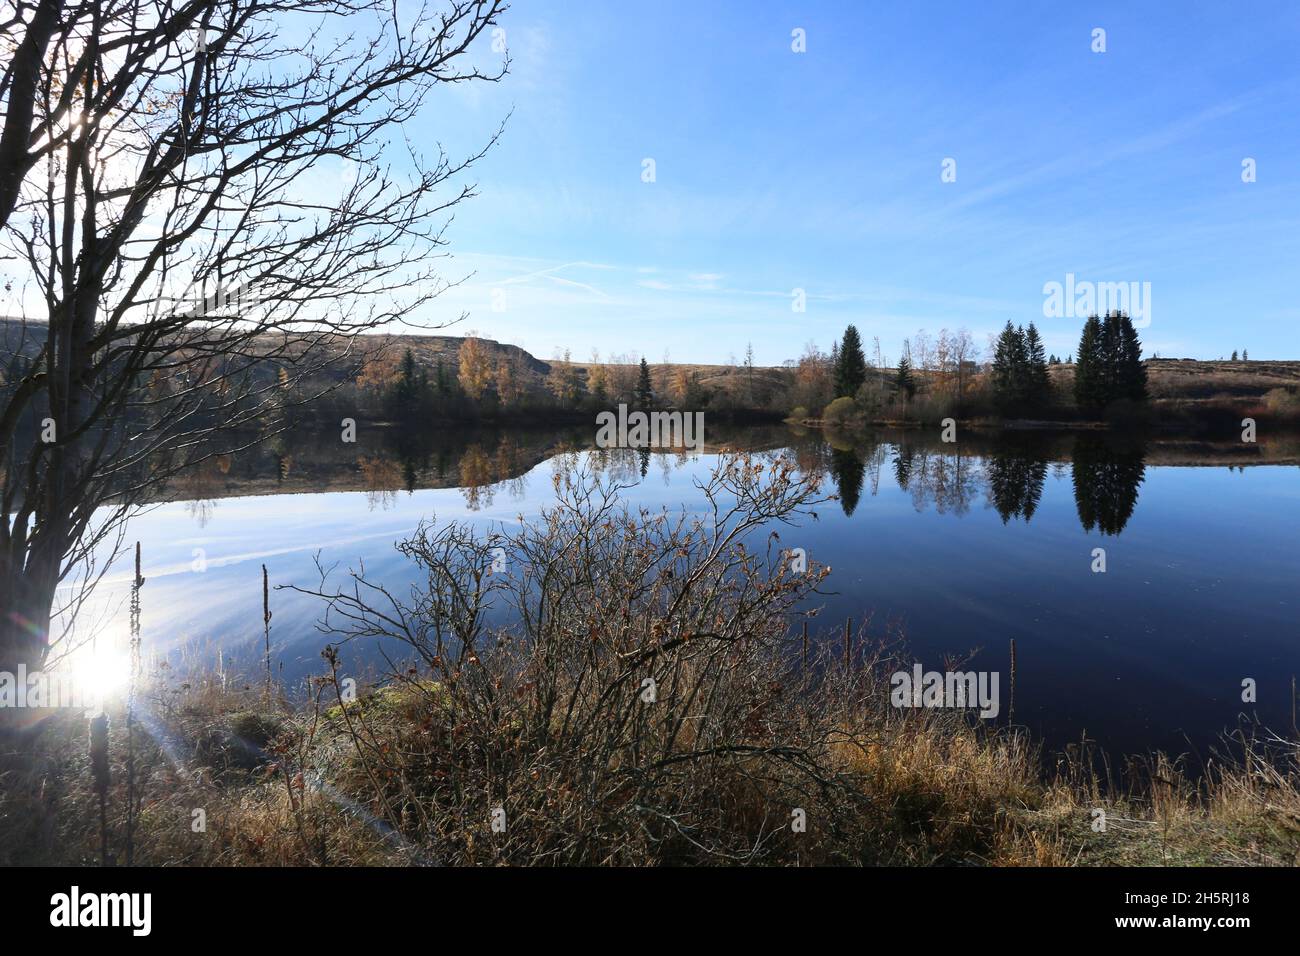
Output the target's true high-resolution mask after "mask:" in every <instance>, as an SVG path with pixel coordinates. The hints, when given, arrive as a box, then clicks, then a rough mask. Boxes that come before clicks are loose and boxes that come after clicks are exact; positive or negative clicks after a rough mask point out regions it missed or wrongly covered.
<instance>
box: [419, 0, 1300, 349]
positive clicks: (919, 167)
mask: <svg viewBox="0 0 1300 956" xmlns="http://www.w3.org/2000/svg"><path fill="white" fill-rule="evenodd" d="M504 27H505V29H506V41H507V43H508V46H509V50H510V55H511V57H512V60H513V66H512V74H511V75H510V76H509V77H507V78H506V79H505V80H504V81H503V82H502V83H501V84H500V85H498V86H495V87H462V88H459V89H457V90H455V91H452V92H450V93H447V94H444V95H443V96H442V97H441V98H439V99H437V100H435V101H434V102H432V103H431V104H430V107H429V109H428V110H427V111H426V113H425V116H426V119H427V121H426V122H425V123H422V124H421V126H420V128H419V129H413V130H408V131H407V132H408V134H409V135H410V136H411V137H412V139H413V140H415V141H416V143H417V144H419V145H422V146H424V147H426V148H432V147H433V146H434V144H435V143H436V142H441V143H443V144H444V145H446V146H447V147H448V148H449V150H450V151H452V152H453V153H455V152H457V151H458V150H459V151H463V150H465V149H468V148H470V147H471V146H473V145H474V144H475V143H476V142H477V141H479V140H481V138H482V137H484V136H486V135H487V134H488V133H489V132H490V131H491V130H492V129H493V128H494V127H495V126H496V124H497V123H499V122H500V120H501V118H502V117H503V116H504V115H505V114H506V113H507V112H508V111H510V110H511V109H513V111H514V112H513V116H512V118H511V120H510V121H509V123H508V125H507V130H506V133H505V136H504V138H503V139H502V141H501V143H500V144H499V146H498V147H497V148H496V149H495V150H494V151H493V152H492V153H491V154H490V155H489V156H488V157H487V158H486V159H485V160H483V162H482V163H481V165H480V166H478V167H477V173H476V177H475V178H476V180H477V182H478V183H479V187H480V195H479V196H478V198H476V199H474V200H473V201H472V202H471V203H470V204H469V205H467V206H465V207H462V208H461V209H460V210H458V212H457V216H456V220H455V222H454V224H453V225H452V227H451V229H450V230H449V233H448V235H449V237H450V239H451V252H452V253H453V255H454V259H452V260H451V261H450V262H449V263H448V269H447V273H448V275H449V276H451V277H458V276H460V275H463V274H466V273H468V272H470V271H473V272H474V275H473V277H472V278H470V279H469V280H468V281H467V282H466V283H465V284H464V285H463V286H461V287H459V288H457V289H455V290H454V291H452V292H450V293H448V294H447V296H446V297H445V298H444V299H443V300H441V301H440V304H439V305H438V307H437V308H436V309H435V310H433V312H432V313H431V317H433V318H446V317H451V316H453V315H456V314H459V312H461V311H462V310H464V311H468V312H469V313H470V318H469V319H468V321H467V322H465V323H464V324H462V325H459V326H457V327H456V331H457V332H460V331H464V330H467V329H475V330H477V331H478V332H480V333H481V334H484V335H488V336H490V337H493V338H497V339H500V340H502V341H507V342H513V343H516V344H519V345H521V346H523V347H525V348H527V349H529V350H530V351H532V352H534V353H536V354H538V355H540V356H542V357H544V358H545V357H550V356H551V355H552V354H553V353H554V352H555V350H556V349H557V348H569V349H572V350H573V352H574V354H575V356H580V357H583V358H586V357H587V356H588V355H589V353H590V350H591V349H592V348H593V347H594V348H598V349H600V351H601V353H602V354H608V353H611V352H616V353H625V352H638V353H642V354H645V355H647V356H648V357H650V358H651V359H652V360H658V359H660V358H661V357H662V356H663V355H664V353H665V352H667V354H668V355H669V356H670V357H671V358H672V359H673V360H675V361H697V362H720V361H726V360H727V359H728V357H729V355H733V354H734V355H735V356H738V357H739V356H743V354H744V351H745V347H746V343H747V342H751V341H752V342H753V346H754V351H755V358H756V361H758V362H759V363H760V364H776V363H779V362H781V361H782V360H783V359H786V358H793V357H795V356H797V355H798V354H799V353H800V352H801V351H802V349H803V346H804V343H805V342H807V341H808V340H810V339H811V340H815V341H816V342H817V344H818V345H820V346H822V347H823V348H827V347H829V345H830V343H831V341H832V340H833V339H834V338H836V337H837V336H838V335H839V334H840V333H841V332H842V330H843V328H844V325H845V324H846V323H848V322H854V323H856V324H857V326H858V327H859V329H860V330H861V331H862V333H863V336H864V338H865V339H866V340H867V342H868V343H870V342H871V339H872V337H873V336H879V337H880V339H881V345H882V348H883V349H884V351H885V353H886V356H887V357H888V358H889V359H891V360H892V359H893V358H895V357H896V356H897V355H898V352H899V348H900V345H901V342H902V339H903V337H904V336H907V335H910V334H913V333H915V331H916V330H917V329H919V328H924V329H926V330H928V331H929V332H930V333H931V334H934V333H936V332H937V331H938V330H939V329H940V328H945V327H946V328H949V329H956V328H959V327H962V326H964V327H966V328H968V329H970V330H971V332H972V333H973V334H974V335H975V338H976V340H977V341H978V342H979V343H981V344H983V343H984V342H985V339H986V337H987V335H988V333H991V332H993V331H995V330H996V329H998V328H1000V327H1001V325H1002V324H1003V323H1004V322H1005V321H1006V320H1007V319H1011V320H1013V321H1015V322H1017V323H1022V322H1028V321H1030V320H1034V321H1036V322H1037V323H1038V325H1039V327H1040V328H1041V329H1042V331H1043V333H1044V336H1045V339H1046V342H1047V346H1048V349H1049V351H1054V352H1058V353H1060V354H1062V355H1064V354H1065V353H1067V352H1069V351H1071V350H1072V349H1073V347H1074V344H1075V342H1076V341H1077V336H1078V327H1079V324H1080V322H1079V321H1078V320H1076V319H1075V318H1073V317H1067V318H1045V317H1044V315H1043V303H1044V294H1043V286H1044V284H1045V283H1048V282H1051V281H1058V282H1064V281H1065V277H1066V274H1067V273H1073V274H1074V275H1075V276H1076V277H1077V279H1078V280H1088V281H1096V282H1116V281H1118V282H1136V283H1148V282H1149V283H1150V290H1151V293H1150V295H1151V298H1150V302H1149V305H1150V326H1149V327H1148V328H1146V329H1145V330H1144V331H1143V336H1144V339H1145V341H1146V344H1147V349H1148V353H1150V352H1158V353H1159V354H1160V355H1162V356H1191V357H1196V358H1216V357H1218V356H1220V355H1224V356H1226V355H1228V354H1229V353H1230V352H1231V351H1232V350H1233V349H1240V348H1246V349H1249V350H1250V353H1251V356H1252V357H1253V358H1261V359H1262V358H1300V335H1297V333H1296V329H1297V327H1298V323H1300V302H1297V300H1296V297H1295V293H1294V291H1293V290H1294V289H1295V287H1296V278H1297V275H1298V274H1300V270H1298V268H1297V267H1298V266H1300V228H1298V227H1300V118H1298V114H1297V112H1296V106H1297V102H1298V97H1297V94H1300V56H1297V55H1296V52H1295V51H1296V47H1297V41H1298V40H1300V5H1296V4H1281V3H1279V4H1272V3H1263V4H1251V5H1249V6H1248V7H1237V6H1229V5H1224V4H1208V3H1206V4H1200V3H1179V4H1169V3H1133V2H1128V3H1116V4H1068V5H1067V4H1057V3H1053V4H1048V3H1029V2H1024V3H998V2H982V3H979V4H972V3H915V4H913V3H905V4H904V3H874V2H873V3H867V2H857V3H850V2H841V3H790V2H785V3H750V2H747V3H740V2H725V3H724V2H695V3H675V2H668V3H659V2H657V3H653V4H631V3H613V2H608V0H605V2H591V3H583V2H572V0H566V2H562V3H561V2H554V3H546V2H537V0H528V2H524V0H521V2H518V3H517V4H516V5H515V8H514V9H513V10H511V11H510V12H509V13H508V14H507V16H506V19H505V21H504ZM1098 27H1100V28H1103V29H1104V30H1105V31H1106V52H1104V53H1094V52H1092V49H1091V47H1092V44H1093V38H1092V31H1093V29H1094V28H1098ZM795 28H801V29H803V30H804V31H806V42H807V51H806V52H805V53H795V52H793V51H792V49H791V43H792V40H791V31H792V30H794V29H795ZM480 52H481V53H482V55H484V56H487V55H488V53H487V51H486V49H485V50H484V51H480ZM1248 157H1249V158H1251V159H1253V160H1254V161H1255V163H1256V170H1257V181H1256V182H1253V183H1244V182H1243V181H1242V161H1243V159H1245V158H1248ZM646 158H651V159H653V160H654V162H655V181H654V182H653V183H646V182H643V181H642V169H643V160H644V159H646ZM946 158H952V159H954V160H955V161H956V181H955V182H942V181H941V176H940V173H941V164H942V163H943V161H944V160H945V159H946ZM795 289H804V290H806V295H807V309H806V311H805V312H803V313H798V312H794V311H793V310H792V308H791V296H792V291H793V290H795ZM494 295H495V296H496V298H495V300H494ZM494 301H495V302H496V303H497V309H498V310H496V311H494V309H493V302H494Z"/></svg>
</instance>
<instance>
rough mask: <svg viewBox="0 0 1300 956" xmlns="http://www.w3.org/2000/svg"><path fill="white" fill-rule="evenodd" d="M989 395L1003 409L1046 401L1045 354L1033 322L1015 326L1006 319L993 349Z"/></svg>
mask: <svg viewBox="0 0 1300 956" xmlns="http://www.w3.org/2000/svg"><path fill="white" fill-rule="evenodd" d="M991 378H992V383H993V396H994V399H995V401H996V402H997V403H998V406H999V407H1000V408H1002V409H1004V410H1008V409H1015V408H1026V407H1039V406H1043V405H1047V404H1048V403H1049V401H1050V399H1051V394H1052V387H1051V381H1050V379H1049V378H1048V376H1047V355H1046V353H1045V352H1044V350H1043V340H1042V338H1041V337H1040V336H1039V334H1038V329H1036V328H1035V327H1034V323H1032V322H1030V323H1029V328H1028V329H1026V328H1024V327H1017V326H1014V325H1012V324H1011V322H1010V321H1009V320H1008V322H1007V324H1006V327H1005V328H1003V330H1002V334H1001V335H999V336H998V341H997V345H996V346H995V348H994V351H993V368H992V374H991Z"/></svg>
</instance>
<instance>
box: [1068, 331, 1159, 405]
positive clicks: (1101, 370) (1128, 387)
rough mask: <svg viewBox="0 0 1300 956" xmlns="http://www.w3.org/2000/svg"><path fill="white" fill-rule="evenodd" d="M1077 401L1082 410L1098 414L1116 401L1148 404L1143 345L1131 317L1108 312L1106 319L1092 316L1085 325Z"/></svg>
mask: <svg viewBox="0 0 1300 956" xmlns="http://www.w3.org/2000/svg"><path fill="white" fill-rule="evenodd" d="M1074 399H1075V402H1076V403H1077V404H1078V406H1079V407H1080V408H1082V409H1085V410H1087V411H1094V412H1095V411H1100V410H1101V409H1103V408H1105V407H1106V406H1107V405H1110V404H1111V403H1112V402H1117V401H1125V400H1127V401H1132V402H1144V401H1146V399H1147V370H1146V366H1144V365H1143V364H1142V343H1141V341H1140V340H1139V339H1138V334H1137V329H1135V328H1134V327H1133V320H1132V319H1130V318H1129V317H1128V315H1127V314H1125V313H1123V312H1107V313H1106V317H1105V318H1104V319H1102V318H1098V317H1097V316H1095V315H1092V316H1089V317H1088V321H1087V322H1085V323H1084V326H1083V334H1082V335H1081V336H1080V338H1079V354H1078V358H1077V360H1076V365H1075V368H1074Z"/></svg>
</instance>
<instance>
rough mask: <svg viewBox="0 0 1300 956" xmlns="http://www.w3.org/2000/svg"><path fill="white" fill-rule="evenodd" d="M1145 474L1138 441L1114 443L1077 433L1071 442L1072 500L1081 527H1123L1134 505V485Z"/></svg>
mask: <svg viewBox="0 0 1300 956" xmlns="http://www.w3.org/2000/svg"><path fill="white" fill-rule="evenodd" d="M1145 477H1146V459H1145V455H1144V454H1143V449H1142V446H1141V445H1140V444H1122V443H1120V444H1117V443H1114V442H1111V441H1108V440H1107V439H1105V438H1103V437H1101V436H1098V435H1080V436H1079V438H1078V441H1076V442H1075V445H1074V501H1075V504H1076V505H1077V506H1078V509H1079V523H1080V524H1082V525H1083V528H1084V530H1085V531H1091V530H1092V529H1093V528H1096V529H1097V530H1098V531H1100V532H1101V533H1102V534H1109V535H1117V534H1119V533H1120V532H1121V531H1123V530H1124V526H1125V525H1126V524H1128V520H1129V518H1131V517H1133V509H1134V508H1136V507H1137V498H1138V485H1140V484H1142V481H1143V479H1144V478H1145Z"/></svg>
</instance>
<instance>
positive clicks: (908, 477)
mask: <svg viewBox="0 0 1300 956" xmlns="http://www.w3.org/2000/svg"><path fill="white" fill-rule="evenodd" d="M915 456H916V453H915V452H914V451H912V449H910V448H907V447H904V446H902V445H900V446H899V448H898V453H897V454H895V455H894V480H895V481H897V482H898V488H899V490H900V491H906V490H907V486H908V485H909V484H911V482H912V459H913V458H914V457H915Z"/></svg>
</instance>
